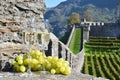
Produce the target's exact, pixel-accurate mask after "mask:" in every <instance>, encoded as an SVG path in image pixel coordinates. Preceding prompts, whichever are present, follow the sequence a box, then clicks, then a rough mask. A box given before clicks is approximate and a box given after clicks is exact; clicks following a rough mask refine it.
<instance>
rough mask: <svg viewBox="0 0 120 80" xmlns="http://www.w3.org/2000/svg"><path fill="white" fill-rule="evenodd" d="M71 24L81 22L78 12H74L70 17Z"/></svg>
mask: <svg viewBox="0 0 120 80" xmlns="http://www.w3.org/2000/svg"><path fill="white" fill-rule="evenodd" d="M71 24H80V15H79V14H78V13H75V12H74V13H72V15H71V16H70V18H69V19H68V25H71Z"/></svg>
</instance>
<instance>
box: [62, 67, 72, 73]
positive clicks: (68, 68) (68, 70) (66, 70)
mask: <svg viewBox="0 0 120 80" xmlns="http://www.w3.org/2000/svg"><path fill="white" fill-rule="evenodd" d="M70 73H71V69H70V67H69V66H67V67H66V68H65V71H64V73H63V74H66V75H68V74H70Z"/></svg>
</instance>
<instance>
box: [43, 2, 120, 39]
mask: <svg viewBox="0 0 120 80" xmlns="http://www.w3.org/2000/svg"><path fill="white" fill-rule="evenodd" d="M119 2H120V1H119V0H99V1H98V0H67V1H64V2H61V3H60V4H59V5H57V6H56V7H54V8H49V9H47V11H46V13H45V19H48V20H49V23H50V24H51V25H52V27H53V33H54V34H55V35H56V36H57V37H61V35H63V34H64V32H65V31H66V27H65V26H66V24H67V19H68V18H69V17H70V15H71V14H72V12H76V13H79V14H80V16H81V19H82V18H83V13H84V12H85V11H86V10H89V12H90V13H91V14H90V15H91V16H92V18H93V21H100V22H105V23H108V22H114V21H115V16H116V14H115V11H116V7H117V4H118V3H119Z"/></svg>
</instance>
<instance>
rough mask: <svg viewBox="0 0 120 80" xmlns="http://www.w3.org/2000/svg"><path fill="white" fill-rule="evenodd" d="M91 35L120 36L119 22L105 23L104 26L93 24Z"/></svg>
mask: <svg viewBox="0 0 120 80" xmlns="http://www.w3.org/2000/svg"><path fill="white" fill-rule="evenodd" d="M90 36H104V37H117V38H120V25H119V24H105V25H104V26H91V27H90Z"/></svg>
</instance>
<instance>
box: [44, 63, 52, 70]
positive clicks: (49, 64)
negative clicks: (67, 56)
mask: <svg viewBox="0 0 120 80" xmlns="http://www.w3.org/2000/svg"><path fill="white" fill-rule="evenodd" d="M45 67H46V69H47V70H48V71H49V70H50V69H51V67H52V65H51V63H48V64H46V65H45Z"/></svg>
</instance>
